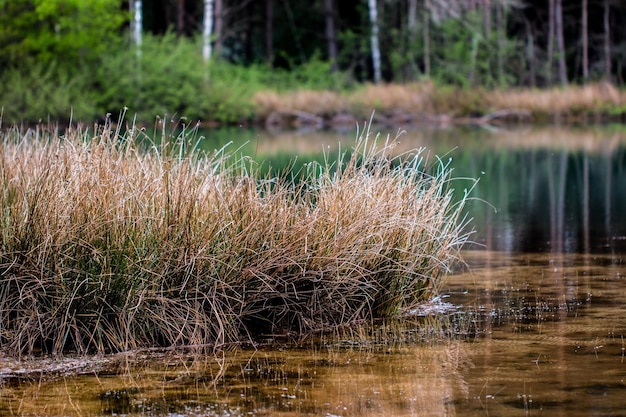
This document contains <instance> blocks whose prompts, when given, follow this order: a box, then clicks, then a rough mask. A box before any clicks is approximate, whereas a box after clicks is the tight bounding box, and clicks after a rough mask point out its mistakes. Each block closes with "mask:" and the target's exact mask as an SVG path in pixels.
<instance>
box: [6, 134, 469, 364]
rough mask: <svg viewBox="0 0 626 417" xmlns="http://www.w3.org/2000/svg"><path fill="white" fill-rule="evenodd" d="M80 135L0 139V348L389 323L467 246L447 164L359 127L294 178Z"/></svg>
mask: <svg viewBox="0 0 626 417" xmlns="http://www.w3.org/2000/svg"><path fill="white" fill-rule="evenodd" d="M187 145H188V144H187V143H185V138H180V137H179V138H172V140H171V141H170V143H164V144H162V145H152V146H151V147H148V148H147V149H145V148H144V147H142V146H140V145H137V138H135V137H130V136H121V135H120V134H119V132H117V131H115V130H114V129H113V128H112V127H110V126H105V127H104V128H103V129H100V130H99V131H98V132H97V133H96V134H89V133H87V132H86V131H80V130H72V131H69V132H68V133H66V134H65V135H63V136H59V135H57V134H55V133H54V132H51V131H48V130H45V129H41V128H39V129H35V130H28V131H26V132H20V131H18V130H15V129H14V130H11V131H9V132H5V133H2V134H1V139H0V181H1V188H0V208H1V214H0V222H1V229H0V233H1V234H0V271H1V278H0V346H2V348H3V350H4V351H5V352H6V353H9V354H14V355H17V354H22V353H32V352H36V351H38V350H42V351H43V352H49V353H55V354H60V353H63V352H67V351H78V352H82V353H84V352H116V351H124V350H129V349H133V348H139V347H148V346H182V345H185V346H189V345H194V346H219V345H221V344H224V343H230V342H238V341H242V340H254V339H255V337H257V336H259V335H261V334H267V333H272V332H297V333H306V332H309V331H312V330H319V329H321V328H325V327H328V326H335V325H339V324H346V323H350V322H353V321H356V320H363V319H365V320H369V319H372V318H374V317H385V316H393V315H396V314H398V313H401V312H402V311H404V309H405V308H411V307H413V306H414V305H415V304H416V303H419V302H420V301H421V300H423V299H424V298H425V297H427V296H428V294H430V293H431V292H432V291H436V290H437V288H438V287H439V286H440V285H441V279H442V277H443V276H444V274H445V272H446V271H447V270H448V268H449V267H450V265H451V263H452V262H454V261H456V260H457V259H458V251H459V249H460V247H461V245H462V244H463V243H464V242H465V241H466V239H467V236H468V235H467V234H466V232H464V230H465V229H464V226H465V224H464V223H465V220H464V218H463V217H462V210H463V204H464V200H461V201H460V202H455V201H453V198H452V190H451V189H450V181H451V177H450V175H451V169H450V167H449V166H447V165H445V164H443V163H441V162H439V163H436V164H435V167H434V174H428V173H426V172H425V169H426V168H427V167H425V165H424V164H425V162H424V160H423V156H422V153H421V151H417V152H416V153H414V154H405V155H402V156H401V157H393V156H391V144H389V143H386V144H384V145H382V146H381V147H379V146H378V145H376V144H375V143H374V141H373V140H372V138H371V137H370V133H369V131H367V130H366V131H364V132H362V133H361V135H360V140H359V141H358V144H357V146H356V149H354V151H353V152H351V153H350V155H351V156H349V157H348V156H346V155H347V154H345V153H344V154H343V155H342V156H340V157H339V158H338V159H337V160H333V161H327V162H326V163H325V164H310V165H309V166H308V167H307V168H306V172H305V178H306V180H305V181H300V182H298V183H297V184H296V183H292V182H290V181H288V180H287V179H285V178H282V177H276V178H271V177H263V176H260V175H258V174H257V173H256V172H255V166H254V164H253V163H252V162H251V161H249V160H248V159H246V158H240V159H235V158H232V157H230V156H229V155H228V154H227V153H226V152H224V151H222V152H217V153H215V154H214V155H201V154H198V153H194V152H193V151H187V150H186V149H187V148H186V146H187Z"/></svg>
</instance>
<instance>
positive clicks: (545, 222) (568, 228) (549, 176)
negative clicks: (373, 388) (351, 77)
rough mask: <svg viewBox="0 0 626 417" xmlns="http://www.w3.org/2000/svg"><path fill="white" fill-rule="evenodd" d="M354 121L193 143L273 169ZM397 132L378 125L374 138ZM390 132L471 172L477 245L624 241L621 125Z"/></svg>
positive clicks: (570, 248)
mask: <svg viewBox="0 0 626 417" xmlns="http://www.w3.org/2000/svg"><path fill="white" fill-rule="evenodd" d="M355 131H356V129H354V131H353V132H348V133H346V132H344V133H340V132H300V133H294V132H282V133H280V132H279V133H273V134H270V133H268V132H262V131H251V130H238V129H233V130H226V131H217V132H207V139H206V140H205V141H203V142H202V146H204V148H205V149H207V150H212V149H216V148H219V147H221V146H223V144H225V143H226V142H227V141H233V145H232V146H231V148H232V149H238V152H241V153H244V154H248V155H254V157H255V158H256V159H257V160H258V161H262V162H263V163H264V164H265V165H266V166H272V167H273V168H274V169H275V171H279V172H280V171H281V169H283V168H285V167H287V166H292V167H294V168H295V169H296V170H297V169H298V168H300V167H302V165H303V164H305V163H306V162H308V161H310V160H311V159H318V160H322V159H323V158H324V154H326V155H329V154H332V152H333V151H334V152H336V151H338V150H340V149H341V150H346V149H350V147H351V146H353V144H354V141H355ZM373 131H376V130H375V129H373ZM396 134H397V131H384V130H383V131H381V135H380V138H381V140H384V139H385V138H386V137H387V136H389V137H391V138H393V137H395V136H396ZM398 141H399V143H398V145H397V148H396V151H397V152H398V153H402V152H405V151H408V150H411V149H415V148H418V147H425V148H426V152H427V154H428V155H429V158H430V160H431V162H432V161H434V159H435V155H438V156H445V157H451V158H452V159H453V163H452V166H453V167H454V170H455V175H456V176H457V177H459V178H480V181H479V183H478V186H477V187H476V189H475V190H474V194H473V196H474V198H475V199H476V200H475V201H474V202H472V203H471V204H469V207H468V208H469V211H470V215H471V217H473V218H474V225H475V228H476V231H477V233H476V235H475V237H474V239H475V241H476V242H477V243H479V244H481V245H483V246H484V247H485V248H486V249H489V250H503V251H507V252H544V251H550V252H568V253H574V252H579V253H590V252H594V253H616V252H622V251H624V250H626V217H624V216H622V213H624V212H626V129H624V128H622V127H620V126H593V127H586V128H566V127H554V126H552V127H542V128H524V127H520V128H510V129H489V130H488V129H485V128H478V127H476V128H471V127H466V128H451V129H448V130H442V129H439V130H432V129H422V130H419V129H417V130H416V129H413V130H408V131H406V132H405V133H403V134H402V135H400V136H399V138H398ZM296 155H297V156H298V159H297V160H296V162H295V163H292V164H291V165H290V161H291V162H292V161H293V159H294V157H295V156H296ZM470 186H471V183H470V182H469V181H457V182H456V183H455V184H454V187H455V188H456V189H457V190H458V191H459V193H461V192H462V191H463V189H464V188H465V187H470ZM485 202H488V204H485Z"/></svg>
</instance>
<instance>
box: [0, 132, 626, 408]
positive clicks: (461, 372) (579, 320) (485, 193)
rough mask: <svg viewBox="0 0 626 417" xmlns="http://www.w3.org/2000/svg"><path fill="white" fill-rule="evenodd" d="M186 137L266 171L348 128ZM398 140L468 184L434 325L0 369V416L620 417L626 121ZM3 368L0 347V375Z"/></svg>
mask: <svg viewBox="0 0 626 417" xmlns="http://www.w3.org/2000/svg"><path fill="white" fill-rule="evenodd" d="M201 133H202V134H201ZM201 133H200V132H199V133H198V137H201V136H202V135H204V136H205V137H206V138H205V139H201V140H200V142H199V147H200V148H201V149H204V150H206V151H209V152H210V151H211V150H213V149H215V148H220V147H222V146H224V145H225V144H227V143H228V142H230V141H232V142H233V143H232V144H231V145H228V147H227V149H230V150H231V152H232V153H234V154H237V155H240V154H246V155H251V156H252V157H253V158H254V159H255V160H256V161H259V164H260V166H262V167H265V168H269V167H271V169H272V170H274V171H275V172H282V170H284V169H285V167H286V166H288V165H289V162H288V161H290V160H293V155H294V154H297V155H299V157H298V159H296V161H295V162H291V165H292V166H293V167H295V168H296V169H297V168H298V167H300V166H302V164H305V163H307V162H308V161H310V160H311V159H312V158H318V159H319V158H323V155H324V154H326V155H332V153H333V152H335V151H337V150H338V149H343V150H349V149H350V147H351V144H352V143H353V142H354V138H355V133H354V131H350V132H345V133H342V132H332V133H328V132H278V133H269V132H264V131H250V130H244V129H230V130H220V131H212V132H201ZM389 133H390V135H391V137H395V135H396V132H395V131H392V132H389ZM386 134H387V132H385V131H383V134H382V136H383V138H384V137H385V136H386ZM398 141H399V143H398V145H397V148H396V149H397V151H398V153H401V152H403V151H408V150H410V149H414V148H417V147H422V146H423V147H426V150H425V152H426V155H428V159H429V161H431V162H432V163H434V162H436V161H437V159H436V155H438V156H439V157H440V158H441V160H443V161H444V162H447V161H448V160H449V158H452V160H451V162H450V163H451V164H452V165H451V166H453V167H454V175H453V176H454V177H456V178H457V179H456V180H454V181H453V182H452V183H451V187H453V188H454V189H455V190H456V191H457V192H462V191H463V190H464V189H465V188H469V187H471V186H472V184H473V182H472V181H470V180H468V179H466V178H479V182H478V183H477V184H476V186H475V187H474V189H473V191H472V194H471V195H472V197H473V199H472V200H471V201H470V202H469V204H468V207H467V210H468V216H469V217H471V218H472V219H473V222H472V224H473V227H474V229H475V233H474V234H473V235H472V241H473V242H474V243H473V244H471V245H468V247H467V248H466V249H465V250H464V252H463V257H464V260H465V265H459V266H458V267H457V268H456V269H455V270H454V271H452V273H451V274H450V276H449V277H448V280H447V282H446V284H445V285H444V289H443V291H442V293H441V294H440V297H439V298H438V300H437V302H436V306H439V307H444V308H445V310H446V314H447V316H446V317H447V318H446V319H445V320H444V321H443V324H437V326H438V327H437V329H438V332H439V333H438V334H433V335H429V334H428V333H423V330H420V329H421V328H420V329H418V328H416V329H414V330H412V329H410V328H409V329H405V331H403V332H402V333H397V332H396V331H394V330H393V329H386V328H378V329H376V330H375V331H374V332H373V333H370V334H367V335H366V337H365V339H367V342H365V341H363V340H362V339H361V338H359V333H358V330H355V332H354V333H353V334H350V332H349V331H344V332H342V333H341V334H337V336H336V337H334V338H332V337H329V338H327V339H323V340H315V341H313V340H306V341H304V342H302V343H300V344H299V345H298V346H297V347H294V348H289V349H285V348H279V347H277V348H272V349H270V348H261V349H259V350H256V351H250V350H233V351H226V352H221V353H216V354H215V355H212V356H209V357H201V358H198V357H191V356H189V355H186V354H184V352H166V353H158V354H156V353H155V354H147V353H142V354H139V355H127V356H124V355H119V356H116V357H114V358H99V360H103V361H107V365H106V366H105V367H104V368H103V369H105V370H104V371H101V372H98V373H95V374H86V375H81V376H76V377H65V378H63V377H58V378H55V379H52V380H48V379H47V378H44V377H36V376H35V377H32V378H30V379H29V380H16V379H15V378H5V379H3V380H2V379H0V380H1V381H2V383H1V385H0V415H9V416H10V415H16V416H17V415H27V416H122V415H125V416H183V415H185V416H246V415H260V416H263V415H272V416H274V415H279V416H308V415H310V416H360V417H365V416H388V415H394V416H428V415H432V416H441V415H458V416H486V415H502V416H504V415H506V416H538V415H550V416H553V415H563V416H565V415H567V416H568V417H576V416H609V415H610V416H617V415H626V395H625V394H626V363H625V360H626V358H625V356H626V341H625V340H624V335H626V303H625V302H624V300H625V299H626V215H624V213H626V129H624V128H623V127H622V126H592V127H567V128H566V127H543V128H539V127H514V128H502V127H491V128H489V129H485V128H473V127H463V128H450V129H445V130H444V129H439V130H433V129H423V130H410V131H408V132H406V133H403V134H402V135H400V136H399V138H398ZM426 313H428V312H426ZM424 320H426V321H427V320H429V319H428V318H425V319H424ZM441 333H445V334H446V337H443V338H442V337H441ZM400 336H401V337H400ZM8 366H9V365H8V359H7V358H1V357H0V375H2V374H3V373H5V374H6V373H7V372H6V371H3V369H4V370H6V368H7V367H8ZM24 366H25V367H26V366H33V365H32V364H31V363H29V362H28V361H26V362H25V363H24ZM34 375H36V373H35V374H34Z"/></svg>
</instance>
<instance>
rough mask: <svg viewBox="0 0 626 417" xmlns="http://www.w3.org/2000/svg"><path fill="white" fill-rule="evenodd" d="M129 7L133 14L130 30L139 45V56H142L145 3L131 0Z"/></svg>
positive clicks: (134, 41)
mask: <svg viewBox="0 0 626 417" xmlns="http://www.w3.org/2000/svg"><path fill="white" fill-rule="evenodd" d="M128 7H129V9H130V13H131V16H132V20H131V21H130V32H131V39H132V42H133V43H134V44H135V46H136V47H137V57H138V58H140V57H141V31H142V26H143V3H142V2H141V0H131V1H129V2H128Z"/></svg>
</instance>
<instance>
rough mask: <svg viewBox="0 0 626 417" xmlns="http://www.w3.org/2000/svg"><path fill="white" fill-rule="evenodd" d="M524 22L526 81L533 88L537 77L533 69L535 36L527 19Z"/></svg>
mask: <svg viewBox="0 0 626 417" xmlns="http://www.w3.org/2000/svg"><path fill="white" fill-rule="evenodd" d="M525 23H526V61H527V62H528V71H529V75H528V78H529V80H528V82H529V83H530V86H531V87H532V88H534V87H535V86H536V85H537V77H536V70H535V38H534V37H533V31H532V26H531V24H530V22H529V21H528V19H525Z"/></svg>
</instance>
